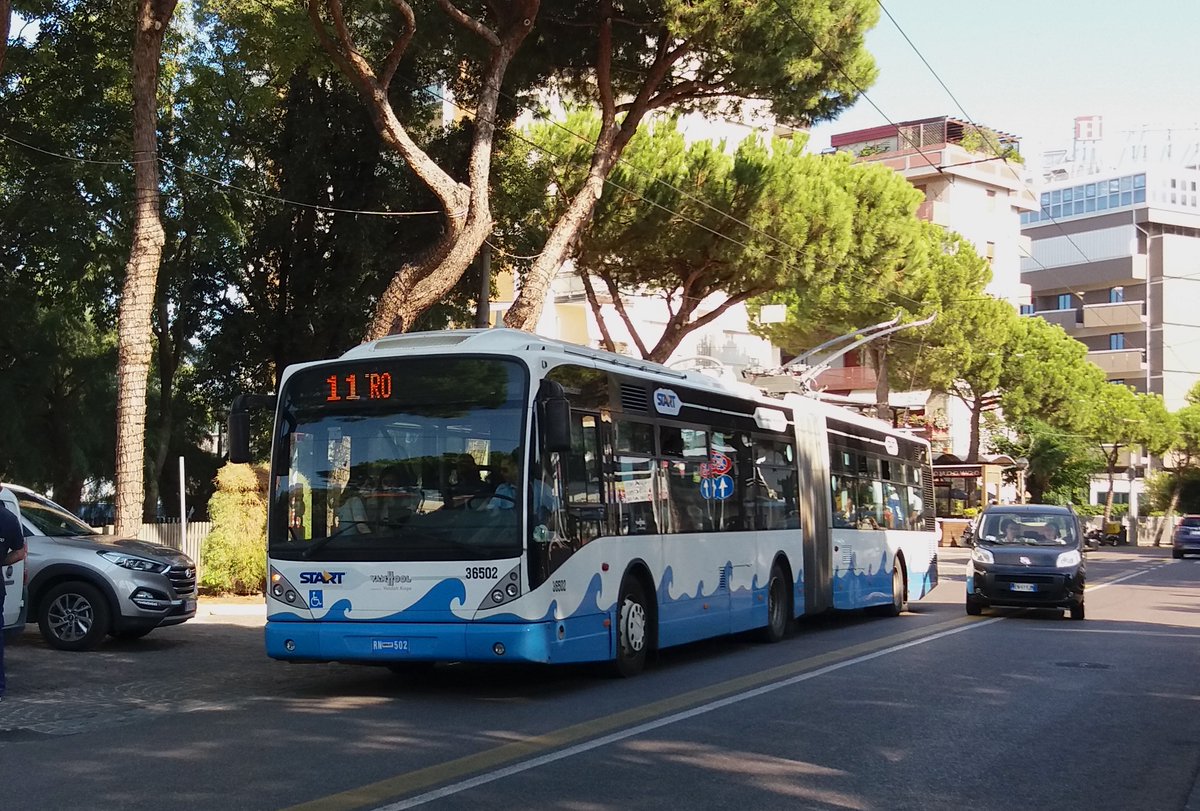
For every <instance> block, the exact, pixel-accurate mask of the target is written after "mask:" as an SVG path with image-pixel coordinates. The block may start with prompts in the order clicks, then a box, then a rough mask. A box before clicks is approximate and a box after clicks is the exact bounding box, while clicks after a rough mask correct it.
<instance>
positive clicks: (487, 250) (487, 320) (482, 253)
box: [475, 242, 492, 327]
mask: <svg viewBox="0 0 1200 811" xmlns="http://www.w3.org/2000/svg"><path fill="white" fill-rule="evenodd" d="M475 264H476V266H477V267H478V268H479V297H478V298H477V299H476V303H475V326H477V327H487V326H488V325H489V324H491V321H492V314H491V308H492V246H491V245H489V244H488V243H486V242H485V243H483V247H482V248H480V249H479V256H477V257H475Z"/></svg>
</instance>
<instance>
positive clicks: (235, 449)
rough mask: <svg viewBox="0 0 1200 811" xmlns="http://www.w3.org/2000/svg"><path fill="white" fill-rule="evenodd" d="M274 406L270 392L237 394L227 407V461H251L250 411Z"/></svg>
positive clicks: (273, 399)
mask: <svg viewBox="0 0 1200 811" xmlns="http://www.w3.org/2000/svg"><path fill="white" fill-rule="evenodd" d="M265 408H270V409H272V410H273V409H274V408H275V397H274V395H270V394H239V395H238V396H237V397H234V398H233V405H231V406H230V407H229V461H230V462H231V463H233V464H235V465H244V464H246V463H248V462H253V461H254V457H253V456H251V455H250V411H251V410H258V409H265Z"/></svg>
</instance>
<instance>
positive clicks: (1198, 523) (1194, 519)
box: [1179, 515, 1200, 527]
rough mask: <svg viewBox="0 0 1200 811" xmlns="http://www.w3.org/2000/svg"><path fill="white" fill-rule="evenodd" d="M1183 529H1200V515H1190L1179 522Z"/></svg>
mask: <svg viewBox="0 0 1200 811" xmlns="http://www.w3.org/2000/svg"><path fill="white" fill-rule="evenodd" d="M1179 526H1181V527H1200V515H1189V516H1188V517H1187V518H1185V519H1183V520H1182V521H1180V522H1179Z"/></svg>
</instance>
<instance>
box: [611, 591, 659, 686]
mask: <svg viewBox="0 0 1200 811" xmlns="http://www.w3.org/2000/svg"><path fill="white" fill-rule="evenodd" d="M617 603H618V605H617V609H618V610H617V658H616V659H615V660H614V661H613V671H614V673H615V674H616V675H618V676H622V677H626V678H628V677H629V676H636V675H637V674H638V673H641V672H642V669H643V668H644V667H645V666H646V653H647V651H648V649H649V647H650V622H651V620H650V612H649V610H648V608H647V605H646V592H645V589H643V588H642V583H641V581H640V580H638V579H637V578H636V577H630V576H629V575H626V576H625V579H624V580H623V581H622V582H621V593H620V597H619V599H618V600H617Z"/></svg>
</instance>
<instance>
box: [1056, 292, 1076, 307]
mask: <svg viewBox="0 0 1200 811" xmlns="http://www.w3.org/2000/svg"><path fill="white" fill-rule="evenodd" d="M1058 309H1060V310H1071V309H1074V305H1073V304H1072V303H1071V294H1070V293H1059V294H1058Z"/></svg>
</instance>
